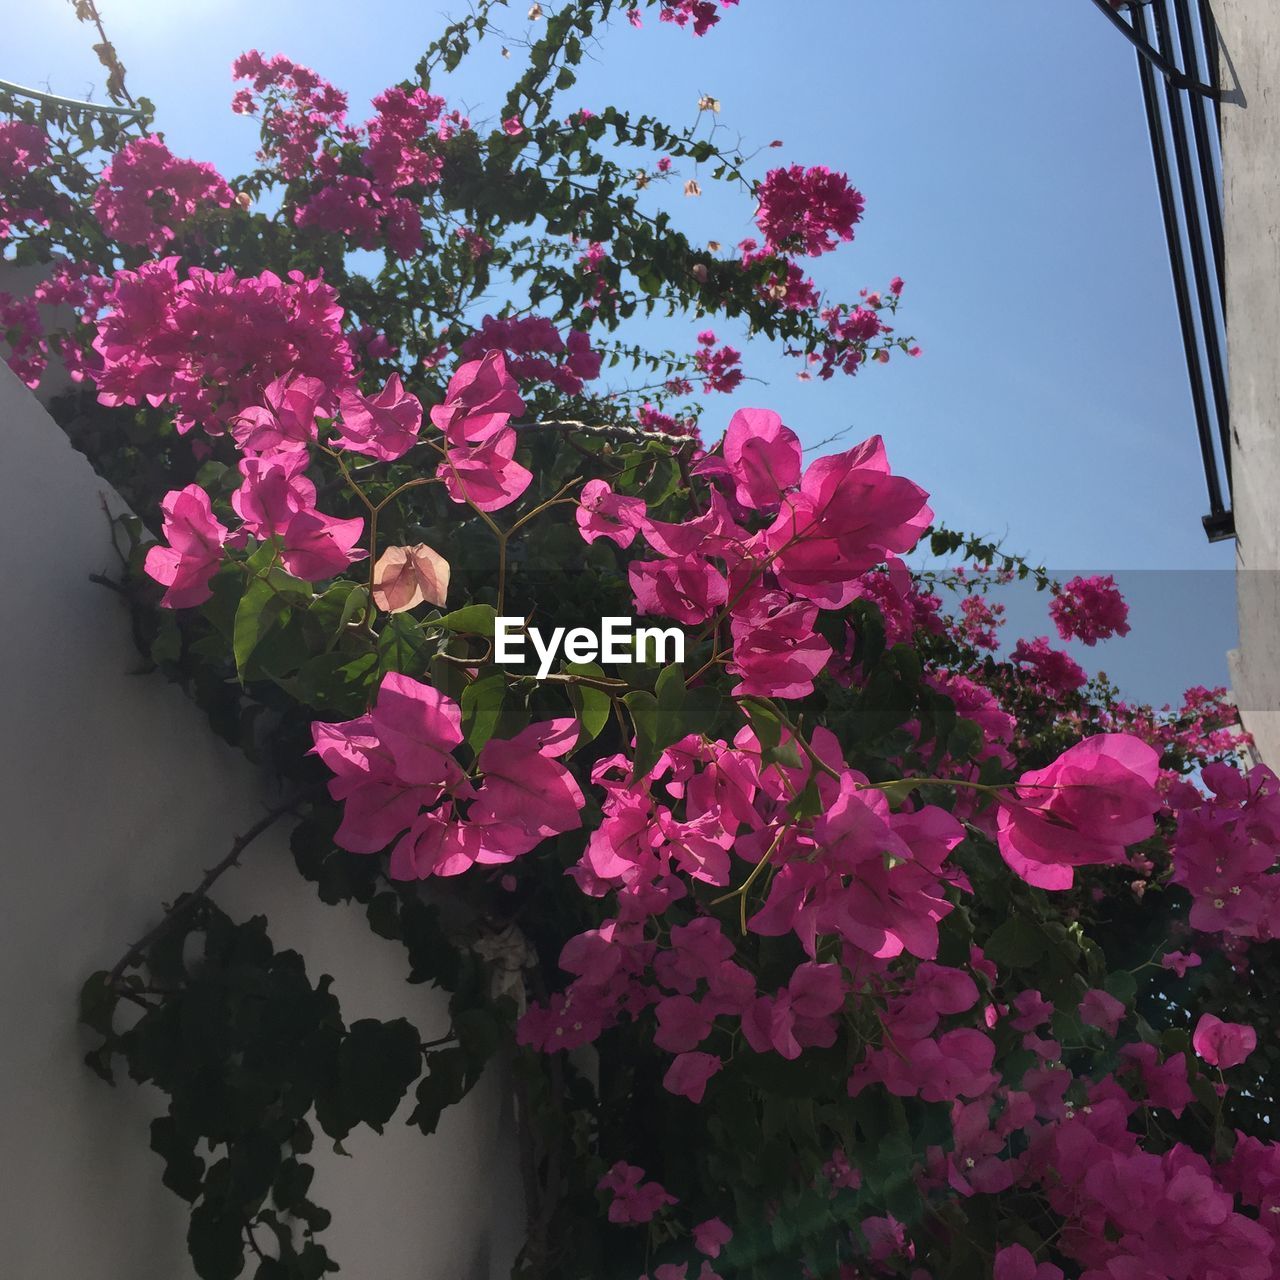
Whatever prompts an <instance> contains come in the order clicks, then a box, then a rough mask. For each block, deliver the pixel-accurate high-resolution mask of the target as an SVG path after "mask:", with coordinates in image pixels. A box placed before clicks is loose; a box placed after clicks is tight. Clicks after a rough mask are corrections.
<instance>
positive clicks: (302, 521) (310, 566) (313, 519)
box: [280, 510, 369, 582]
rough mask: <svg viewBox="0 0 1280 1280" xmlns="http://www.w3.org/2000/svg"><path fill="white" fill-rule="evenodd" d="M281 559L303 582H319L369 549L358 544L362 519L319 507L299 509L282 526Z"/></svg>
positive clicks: (344, 568)
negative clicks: (343, 517)
mask: <svg viewBox="0 0 1280 1280" xmlns="http://www.w3.org/2000/svg"><path fill="white" fill-rule="evenodd" d="M283 536H284V545H283V546H282V547H281V550H280V562H281V564H283V565H284V567H285V568H286V569H287V570H288V571H289V572H290V573H291V574H293V575H294V577H295V578H302V579H303V580H304V581H306V582H320V581H321V580H323V579H325V578H332V577H335V576H336V575H337V574H340V573H342V572H344V571H345V570H346V569H347V567H348V566H349V565H351V564H352V563H354V562H355V561H357V560H363V559H365V558H366V557H367V556H368V554H369V552H368V551H367V550H366V549H365V548H363V547H361V546H360V545H359V544H360V539H361V538H362V537H363V536H364V519H363V517H361V516H352V517H351V518H350V519H347V520H344V519H341V518H340V517H338V516H326V515H322V514H321V513H320V512H319V511H314V510H312V511H300V512H298V514H297V515H295V516H294V517H293V518H292V519H291V520H290V521H289V523H288V525H286V526H285V529H284V534H283Z"/></svg>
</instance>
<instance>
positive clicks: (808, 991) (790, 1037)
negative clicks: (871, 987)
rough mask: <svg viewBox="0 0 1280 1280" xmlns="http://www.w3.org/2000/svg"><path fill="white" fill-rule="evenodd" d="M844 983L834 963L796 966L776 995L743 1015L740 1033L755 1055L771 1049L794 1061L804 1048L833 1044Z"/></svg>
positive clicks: (842, 976)
mask: <svg viewBox="0 0 1280 1280" xmlns="http://www.w3.org/2000/svg"><path fill="white" fill-rule="evenodd" d="M844 998H845V980H844V974H843V972H842V970H841V968H840V966H839V965H838V964H816V963H814V962H812V961H810V962H808V963H806V964H802V965H800V966H799V967H798V968H797V969H796V970H795V972H794V973H792V975H791V980H790V982H788V984H787V986H786V988H785V989H784V990H782V991H779V992H778V994H777V995H776V996H760V997H759V998H757V999H756V1001H755V1002H754V1003H753V1004H752V1006H751V1008H750V1009H748V1010H747V1012H746V1013H745V1014H744V1015H743V1018H742V1034H743V1035H744V1036H745V1037H746V1041H747V1043H748V1044H749V1045H750V1046H751V1047H752V1048H753V1049H754V1050H755V1051H756V1052H757V1053H768V1052H769V1051H770V1050H772V1051H773V1052H775V1053H778V1054H781V1056H782V1057H784V1058H798V1057H799V1056H800V1051H801V1049H803V1048H805V1047H808V1046H819V1047H823V1048H825V1047H827V1046H828V1045H831V1044H833V1043H834V1042H835V1035H836V1029H835V1018H834V1015H835V1014H836V1012H837V1011H838V1010H839V1009H840V1008H841V1007H842V1006H843V1005H844Z"/></svg>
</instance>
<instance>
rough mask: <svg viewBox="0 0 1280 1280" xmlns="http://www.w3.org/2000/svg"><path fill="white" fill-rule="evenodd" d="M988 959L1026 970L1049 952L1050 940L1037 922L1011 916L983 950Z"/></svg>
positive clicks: (1012, 967)
mask: <svg viewBox="0 0 1280 1280" xmlns="http://www.w3.org/2000/svg"><path fill="white" fill-rule="evenodd" d="M982 950H983V952H984V953H985V954H986V956H987V958H988V959H989V960H991V961H993V962H994V963H995V964H998V965H1008V966H1009V968H1011V969H1025V968H1027V967H1028V966H1029V965H1033V964H1035V962H1036V961H1037V960H1039V959H1041V958H1042V957H1043V956H1044V955H1045V954H1046V952H1047V951H1048V939H1047V938H1046V937H1045V933H1044V930H1043V929H1042V928H1041V927H1040V925H1039V924H1038V923H1037V922H1036V921H1035V920H1028V919H1027V918H1026V917H1025V916H1016V915H1015V916H1011V917H1010V918H1009V919H1008V920H1006V921H1005V922H1004V923H1003V924H1002V925H1000V927H999V928H998V929H997V930H996V931H995V932H994V933H993V934H992V935H991V937H989V938H988V939H987V941H986V943H985V944H984V945H983V948H982Z"/></svg>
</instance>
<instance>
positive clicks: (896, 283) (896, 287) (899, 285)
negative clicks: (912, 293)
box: [889, 276, 906, 298]
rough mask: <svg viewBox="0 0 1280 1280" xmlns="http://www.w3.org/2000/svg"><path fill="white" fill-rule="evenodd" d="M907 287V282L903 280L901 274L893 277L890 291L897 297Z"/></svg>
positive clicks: (890, 282)
mask: <svg viewBox="0 0 1280 1280" xmlns="http://www.w3.org/2000/svg"><path fill="white" fill-rule="evenodd" d="M905 287H906V282H905V281H904V280H903V278H902V277H901V276H894V277H893V279H892V280H890V281H889V292H890V293H891V294H893V296H894V297H895V298H896V297H897V296H898V294H900V293H901V292H902V290H903V289H904V288H905Z"/></svg>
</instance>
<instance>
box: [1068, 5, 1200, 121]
mask: <svg viewBox="0 0 1280 1280" xmlns="http://www.w3.org/2000/svg"><path fill="white" fill-rule="evenodd" d="M1093 3H1094V5H1095V6H1096V7H1097V8H1098V10H1099V11H1100V12H1101V13H1102V14H1103V15H1104V16H1105V17H1106V19H1107V21H1108V22H1110V23H1111V25H1112V26H1113V27H1115V29H1116V30H1117V31H1119V32H1120V34H1121V35H1123V36H1124V38H1125V39H1126V40H1127V41H1128V42H1129V43H1130V44H1131V45H1133V47H1134V48H1135V49H1136V50H1137V51H1138V57H1139V58H1142V59H1145V60H1146V61H1147V62H1149V63H1150V64H1151V65H1152V66H1153V67H1155V68H1156V69H1157V70H1159V71H1160V72H1162V73H1163V74H1164V76H1165V78H1166V79H1167V80H1168V81H1169V82H1170V83H1171V84H1173V85H1175V86H1176V87H1177V88H1179V89H1186V90H1187V92H1188V93H1198V94H1200V95H1201V96H1202V97H1205V98H1217V97H1218V95H1219V94H1220V92H1221V90H1220V89H1219V88H1218V87H1217V85H1213V84H1201V83H1200V81H1199V80H1196V79H1195V78H1193V77H1192V76H1189V75H1186V74H1184V73H1183V71H1182V70H1181V68H1179V67H1178V65H1177V64H1176V63H1174V62H1172V61H1171V60H1170V59H1169V57H1168V55H1167V54H1165V53H1163V52H1161V51H1160V50H1159V49H1155V48H1153V47H1152V45H1151V42H1150V41H1149V40H1147V39H1145V38H1144V37H1145V35H1146V24H1145V23H1144V24H1143V29H1142V32H1141V33H1140V32H1139V30H1138V24H1137V22H1136V21H1135V22H1134V24H1133V25H1132V26H1130V25H1129V23H1127V22H1126V21H1125V20H1124V19H1123V18H1122V17H1121V16H1120V14H1119V12H1118V10H1116V9H1113V8H1112V7H1111V5H1110V3H1109V2H1108V0H1093ZM1134 7H1135V6H1134V5H1133V3H1132V0H1130V8H1131V9H1133V8H1134Z"/></svg>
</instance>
